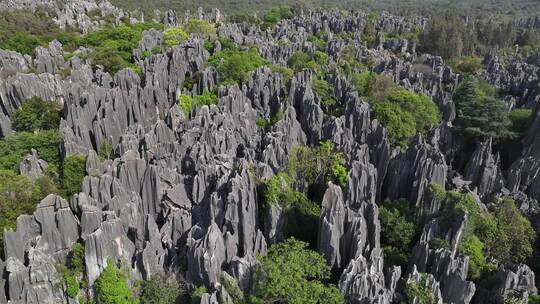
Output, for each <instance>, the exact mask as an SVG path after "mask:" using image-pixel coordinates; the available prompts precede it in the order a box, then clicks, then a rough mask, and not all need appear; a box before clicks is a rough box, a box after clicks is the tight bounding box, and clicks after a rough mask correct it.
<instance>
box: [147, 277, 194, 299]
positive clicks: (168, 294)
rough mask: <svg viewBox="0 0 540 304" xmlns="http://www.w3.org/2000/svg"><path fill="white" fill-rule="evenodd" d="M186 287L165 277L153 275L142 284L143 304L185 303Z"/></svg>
mask: <svg viewBox="0 0 540 304" xmlns="http://www.w3.org/2000/svg"><path fill="white" fill-rule="evenodd" d="M185 294H186V290H185V287H184V286H183V285H182V284H179V283H178V282H176V280H174V279H173V280H171V279H167V278H166V277H164V276H163V275H159V274H157V275H153V276H152V277H151V278H150V279H148V280H145V281H143V282H142V292H141V303H142V304H175V303H176V304H180V303H183V302H184V300H185V299H184V296H185Z"/></svg>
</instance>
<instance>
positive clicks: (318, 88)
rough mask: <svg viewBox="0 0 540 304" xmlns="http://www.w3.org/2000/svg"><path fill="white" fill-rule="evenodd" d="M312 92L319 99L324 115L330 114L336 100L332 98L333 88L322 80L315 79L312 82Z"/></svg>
mask: <svg viewBox="0 0 540 304" xmlns="http://www.w3.org/2000/svg"><path fill="white" fill-rule="evenodd" d="M313 91H315V94H317V96H318V97H319V100H320V102H321V106H322V108H323V109H324V110H325V112H326V113H330V112H331V111H332V109H334V106H335V105H336V98H335V97H334V88H333V87H332V86H331V85H330V84H329V83H328V81H326V80H323V79H315V80H314V81H313Z"/></svg>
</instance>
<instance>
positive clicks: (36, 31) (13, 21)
mask: <svg viewBox="0 0 540 304" xmlns="http://www.w3.org/2000/svg"><path fill="white" fill-rule="evenodd" d="M78 37H79V33H78V31H76V30H74V29H72V28H70V27H67V28H65V29H60V28H59V27H58V25H56V24H54V23H53V21H52V20H51V18H50V16H47V14H44V13H43V11H41V10H40V9H37V10H36V11H35V12H32V11H26V10H19V11H7V12H2V13H0V49H4V50H12V51H16V52H19V53H21V54H26V55H32V56H34V55H35V48H36V47H38V46H43V47H46V46H47V44H48V43H49V42H51V41H52V40H54V39H56V40H58V41H60V43H62V45H63V49H64V50H68V51H69V50H73V49H74V48H75V46H76V45H77V40H78Z"/></svg>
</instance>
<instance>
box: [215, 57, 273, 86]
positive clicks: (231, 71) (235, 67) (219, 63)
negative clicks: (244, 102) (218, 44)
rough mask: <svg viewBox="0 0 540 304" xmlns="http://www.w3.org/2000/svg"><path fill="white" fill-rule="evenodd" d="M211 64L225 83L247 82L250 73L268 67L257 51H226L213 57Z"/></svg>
mask: <svg viewBox="0 0 540 304" xmlns="http://www.w3.org/2000/svg"><path fill="white" fill-rule="evenodd" d="M209 63H210V64H211V65H213V66H214V67H216V68H217V70H218V71H219V75H220V76H221V79H220V80H221V81H222V82H223V83H242V82H246V81H247V77H248V75H249V73H250V72H253V71H255V70H256V69H257V68H259V67H261V66H264V65H268V61H266V60H265V59H263V58H262V57H261V55H259V53H258V52H257V50H255V49H251V50H249V51H237V50H228V49H227V50H224V51H222V52H219V53H217V54H215V55H213V56H212V57H211V58H210V60H209Z"/></svg>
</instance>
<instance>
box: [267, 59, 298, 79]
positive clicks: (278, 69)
mask: <svg viewBox="0 0 540 304" xmlns="http://www.w3.org/2000/svg"><path fill="white" fill-rule="evenodd" d="M270 69H271V70H272V72H274V73H278V74H281V77H283V80H284V81H285V83H288V82H289V80H291V78H292V77H293V76H294V71H293V70H292V69H290V68H288V67H284V66H281V65H275V64H273V65H271V66H270Z"/></svg>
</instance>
